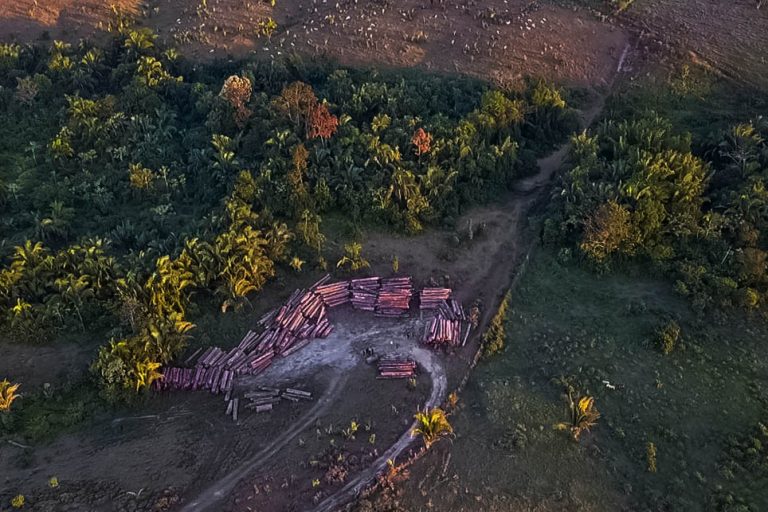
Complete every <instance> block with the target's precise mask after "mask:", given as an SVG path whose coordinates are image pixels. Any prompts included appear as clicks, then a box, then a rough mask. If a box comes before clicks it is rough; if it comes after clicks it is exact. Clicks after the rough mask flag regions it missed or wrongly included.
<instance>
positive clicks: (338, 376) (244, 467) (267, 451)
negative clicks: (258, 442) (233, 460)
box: [181, 373, 346, 512]
mask: <svg viewBox="0 0 768 512" xmlns="http://www.w3.org/2000/svg"><path fill="white" fill-rule="evenodd" d="M345 383H346V376H345V374H344V373H335V377H334V378H333V380H332V381H331V383H330V385H329V387H328V390H327V391H326V392H325V394H324V395H323V396H322V397H321V398H320V399H319V400H318V401H317V403H316V404H315V406H314V407H312V409H310V410H309V412H307V413H306V414H305V415H304V416H302V417H301V419H300V420H299V421H297V422H296V423H295V424H294V425H292V426H291V427H290V428H289V429H288V430H286V431H285V432H284V433H283V434H282V435H281V436H280V437H278V438H277V439H275V440H274V441H272V442H271V443H269V444H268V445H267V446H265V447H264V448H263V449H262V450H260V451H258V452H256V453H255V454H253V455H252V456H251V457H250V458H248V460H246V461H245V462H243V463H242V464H241V465H240V467H238V468H237V469H235V470H234V471H231V472H230V473H229V474H227V475H226V476H225V477H224V478H222V479H220V480H219V481H217V482H216V483H215V484H214V485H212V486H211V487H209V488H208V489H206V490H205V491H203V492H202V494H200V496H198V497H197V499H195V500H194V501H191V502H190V503H188V504H187V505H186V506H184V508H182V509H181V510H182V511H185V512H192V511H203V510H214V506H215V505H216V503H218V502H219V501H221V500H222V499H224V498H225V497H226V496H227V494H228V493H229V492H230V491H231V490H232V489H234V487H235V486H236V485H237V483H238V482H239V481H240V480H241V479H242V478H243V476H245V475H249V474H251V473H253V472H255V471H256V470H258V469H259V468H261V467H262V466H263V465H264V464H266V463H267V462H269V460H270V459H271V457H272V456H273V455H275V454H276V453H277V452H278V451H280V450H281V449H283V448H285V447H286V446H287V445H288V443H290V442H291V441H292V440H294V439H295V438H296V436H298V435H299V434H300V433H301V432H302V431H303V430H305V429H306V428H308V427H309V426H310V425H312V423H313V422H314V421H315V420H317V418H319V417H320V415H321V414H323V413H324V412H325V411H326V410H328V408H329V407H330V406H331V405H333V403H334V401H335V400H336V398H337V397H338V395H339V393H340V392H341V390H342V389H344V384H345Z"/></svg>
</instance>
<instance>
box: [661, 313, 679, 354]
mask: <svg viewBox="0 0 768 512" xmlns="http://www.w3.org/2000/svg"><path fill="white" fill-rule="evenodd" d="M679 340H680V326H679V325H677V322H675V321H674V320H670V321H668V322H666V323H665V324H664V325H662V326H661V327H659V328H658V329H657V331H656V342H657V344H658V346H659V349H660V350H661V352H662V353H663V354H664V355H669V354H671V353H672V351H673V350H674V349H675V346H676V345H677V342H678V341H679Z"/></svg>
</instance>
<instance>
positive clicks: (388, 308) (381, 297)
mask: <svg viewBox="0 0 768 512" xmlns="http://www.w3.org/2000/svg"><path fill="white" fill-rule="evenodd" d="M412 295H413V285H412V283H411V278H410V277H393V278H390V279H382V280H381V288H380V289H379V293H378V295H377V296H376V306H375V311H376V315H378V316H387V317H400V316H403V315H405V314H406V313H408V310H409V309H410V307H411V296H412Z"/></svg>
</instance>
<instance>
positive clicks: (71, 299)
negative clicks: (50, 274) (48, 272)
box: [55, 274, 94, 331]
mask: <svg viewBox="0 0 768 512" xmlns="http://www.w3.org/2000/svg"><path fill="white" fill-rule="evenodd" d="M55 284H56V287H57V288H58V289H59V293H60V294H61V297H62V299H64V301H65V302H67V303H69V304H71V305H72V307H73V308H74V310H75V314H76V315H77V318H78V320H80V327H81V328H82V330H83V331H85V322H84V321H83V314H82V309H83V304H84V302H85V301H86V300H87V299H89V298H92V297H93V296H94V293H93V289H91V287H90V282H89V280H88V278H87V277H86V276H84V275H80V276H74V275H72V274H68V275H67V276H66V277H61V278H59V279H56V281H55Z"/></svg>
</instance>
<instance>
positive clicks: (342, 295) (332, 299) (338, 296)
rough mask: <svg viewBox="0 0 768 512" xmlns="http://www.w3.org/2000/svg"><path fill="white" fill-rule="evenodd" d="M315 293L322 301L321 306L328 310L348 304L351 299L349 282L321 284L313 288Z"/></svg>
mask: <svg viewBox="0 0 768 512" xmlns="http://www.w3.org/2000/svg"><path fill="white" fill-rule="evenodd" d="M315 292H316V293H317V294H318V295H320V298H322V299H323V304H325V306H326V307H329V308H335V307H337V306H342V305H344V304H349V302H350V300H351V298H352V296H351V295H350V293H349V281H339V282H338V283H331V284H323V285H320V286H318V287H317V288H315Z"/></svg>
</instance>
